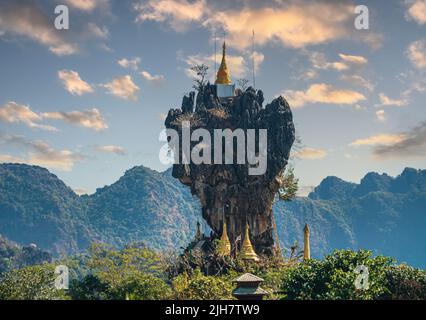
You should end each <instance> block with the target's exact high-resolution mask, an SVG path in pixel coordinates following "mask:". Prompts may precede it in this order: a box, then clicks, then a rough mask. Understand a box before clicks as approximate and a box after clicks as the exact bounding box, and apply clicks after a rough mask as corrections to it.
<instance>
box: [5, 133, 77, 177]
mask: <svg viewBox="0 0 426 320" xmlns="http://www.w3.org/2000/svg"><path fill="white" fill-rule="evenodd" d="M0 144H6V145H16V146H18V147H21V148H23V149H25V150H26V151H27V154H26V156H24V157H15V156H11V155H8V154H3V155H1V156H0V161H3V162H19V163H27V164H32V165H38V166H43V167H47V168H51V169H57V170H61V171H71V170H72V168H73V167H74V164H75V163H76V162H78V161H82V160H84V159H85V157H84V156H82V155H81V154H79V153H74V152H71V151H69V150H56V149H54V148H52V147H51V146H49V145H48V144H47V143H46V142H44V141H41V140H37V141H32V140H27V139H25V138H24V137H22V136H15V135H2V136H0Z"/></svg>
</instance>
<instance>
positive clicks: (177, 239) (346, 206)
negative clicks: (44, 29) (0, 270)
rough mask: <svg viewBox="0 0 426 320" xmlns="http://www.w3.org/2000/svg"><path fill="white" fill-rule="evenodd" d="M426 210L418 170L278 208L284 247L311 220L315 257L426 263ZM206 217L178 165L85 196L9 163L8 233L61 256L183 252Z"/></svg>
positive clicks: (137, 171) (332, 183) (424, 179)
mask: <svg viewBox="0 0 426 320" xmlns="http://www.w3.org/2000/svg"><path fill="white" fill-rule="evenodd" d="M425 209H426V170H415V169H410V168H407V169H405V170H404V171H403V172H402V174H401V175H399V176H397V177H395V178H394V177H390V176H388V175H386V174H383V175H379V174H377V173H368V174H367V175H366V176H365V177H364V178H363V179H362V181H361V183H360V184H355V183H350V182H346V181H344V180H341V179H339V178H337V177H327V178H325V179H324V180H323V181H322V182H321V184H320V185H319V186H318V187H316V188H315V189H314V191H313V192H311V193H310V194H309V196H308V197H303V198H297V199H295V200H294V201H291V202H288V203H284V202H276V203H275V205H274V213H275V217H276V219H275V220H276V223H277V229H278V233H279V238H280V240H281V242H282V247H284V248H289V247H290V246H291V245H292V244H293V243H294V242H295V241H296V240H297V241H298V242H299V244H300V245H302V244H303V242H302V241H303V238H302V236H303V232H302V229H303V225H304V224H305V222H307V223H309V225H310V229H311V246H312V254H313V256H314V257H321V256H323V255H324V254H326V253H329V252H330V251H332V250H333V249H336V248H351V249H357V248H367V249H371V250H373V251H374V252H375V253H380V254H385V255H390V256H394V257H396V258H398V260H399V261H400V262H407V263H409V264H412V265H414V266H419V267H426V255H425V254H424V252H426V233H425V232H423V230H424V229H425V228H426V210H425ZM197 220H201V213H200V209H199V204H198V200H197V199H195V198H193V197H192V196H191V193H190V190H189V188H187V187H185V186H183V185H181V184H180V183H179V182H178V181H176V180H175V179H174V178H172V176H171V172H170V170H168V171H165V172H163V173H159V172H157V171H153V170H150V169H148V168H145V167H142V166H140V167H134V168H132V169H130V170H128V171H127V172H126V173H125V174H124V175H123V176H122V177H121V178H120V179H119V180H118V181H117V182H115V183H114V184H112V185H110V186H106V187H104V188H100V189H98V190H97V191H96V193H95V194H93V195H90V196H87V195H85V196H81V197H79V196H78V195H76V194H75V193H74V192H73V191H72V190H71V189H70V188H69V187H67V186H66V185H65V184H64V183H63V182H62V181H61V180H59V179H58V178H57V177H56V176H55V175H53V174H51V173H50V172H49V171H48V170H46V169H43V168H40V167H36V166H28V165H18V164H2V165H0V234H3V235H4V236H6V237H7V238H9V239H11V240H13V241H16V242H18V243H20V244H29V243H36V244H37V245H38V246H39V247H40V248H42V249H47V250H50V251H52V252H53V253H54V254H55V255H58V254H69V253H75V252H78V251H80V250H84V249H85V248H87V246H88V245H89V243H90V242H92V241H104V242H107V243H111V244H113V245H118V246H121V245H124V244H126V243H128V242H132V241H139V242H143V243H146V244H147V245H149V246H151V247H153V248H155V249H179V248H180V247H183V246H186V244H187V243H188V242H189V240H190V239H191V238H192V237H193V236H194V233H195V225H196V222H197Z"/></svg>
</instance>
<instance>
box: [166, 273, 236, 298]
mask: <svg viewBox="0 0 426 320" xmlns="http://www.w3.org/2000/svg"><path fill="white" fill-rule="evenodd" d="M172 286H173V291H174V298H175V299H177V300H230V299H232V289H233V286H232V282H231V281H230V280H229V279H227V278H226V277H218V276H205V275H203V274H202V273H201V271H200V270H199V269H196V270H195V271H194V274H193V275H192V276H189V275H188V274H187V273H183V274H180V275H178V276H177V277H176V278H175V279H174V280H173V283H172Z"/></svg>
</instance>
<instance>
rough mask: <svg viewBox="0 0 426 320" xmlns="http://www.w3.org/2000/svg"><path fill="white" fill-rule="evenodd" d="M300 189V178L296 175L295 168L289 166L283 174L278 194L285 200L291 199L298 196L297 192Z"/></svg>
mask: <svg viewBox="0 0 426 320" xmlns="http://www.w3.org/2000/svg"><path fill="white" fill-rule="evenodd" d="M298 190H299V179H296V177H295V176H294V169H293V168H289V169H288V170H287V171H286V172H284V173H283V174H282V176H281V180H280V187H279V189H278V195H279V197H280V199H281V200H283V201H290V200H291V199H293V198H294V197H296V193H297V191H298Z"/></svg>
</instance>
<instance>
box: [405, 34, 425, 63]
mask: <svg viewBox="0 0 426 320" xmlns="http://www.w3.org/2000/svg"><path fill="white" fill-rule="evenodd" d="M407 55H408V58H409V59H410V60H411V62H412V63H413V65H414V66H415V67H417V68H419V69H423V68H426V40H418V41H415V42H412V43H411V44H410V45H409V47H408V50H407Z"/></svg>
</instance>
